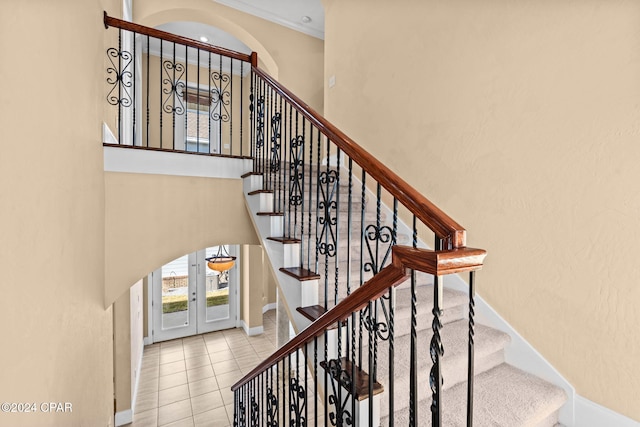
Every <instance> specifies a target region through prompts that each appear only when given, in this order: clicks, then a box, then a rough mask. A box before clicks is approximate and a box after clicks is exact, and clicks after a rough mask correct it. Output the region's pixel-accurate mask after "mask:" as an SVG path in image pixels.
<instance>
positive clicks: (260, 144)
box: [255, 94, 264, 171]
mask: <svg viewBox="0 0 640 427" xmlns="http://www.w3.org/2000/svg"><path fill="white" fill-rule="evenodd" d="M256 110H257V111H256V122H257V124H256V154H255V158H256V162H258V164H259V166H258V171H261V169H262V168H261V165H260V159H261V158H262V149H263V148H264V94H261V95H260V97H258V100H257V102H256Z"/></svg>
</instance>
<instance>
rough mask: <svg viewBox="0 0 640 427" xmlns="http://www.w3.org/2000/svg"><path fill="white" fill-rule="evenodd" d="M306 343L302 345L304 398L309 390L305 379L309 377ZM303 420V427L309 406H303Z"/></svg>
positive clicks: (307, 417)
mask: <svg viewBox="0 0 640 427" xmlns="http://www.w3.org/2000/svg"><path fill="white" fill-rule="evenodd" d="M307 344H308V343H304V361H303V364H304V389H305V396H306V392H307V390H309V384H308V383H307V378H308V377H309V365H308V364H307V357H308V355H309V348H308V346H307ZM304 419H305V425H306V424H307V423H308V421H309V405H308V404H307V405H305V407H304Z"/></svg>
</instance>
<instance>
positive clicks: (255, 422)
mask: <svg viewBox="0 0 640 427" xmlns="http://www.w3.org/2000/svg"><path fill="white" fill-rule="evenodd" d="M255 382H256V378H254V379H253V380H251V385H252V390H251V412H250V414H251V420H250V423H251V427H258V426H259V425H260V405H258V402H257V400H256V388H257V385H256V383H255Z"/></svg>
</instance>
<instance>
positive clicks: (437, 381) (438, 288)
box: [429, 237, 444, 427]
mask: <svg viewBox="0 0 640 427" xmlns="http://www.w3.org/2000/svg"><path fill="white" fill-rule="evenodd" d="M441 248H442V241H441V240H440V239H438V238H437V237H436V244H435V250H436V251H439V250H441ZM432 314H433V322H432V324H431V329H433V337H432V338H431V344H430V347H429V353H430V354H431V361H432V362H433V366H432V367H431V372H430V374H429V386H430V387H431V394H432V397H431V399H432V400H431V424H432V425H434V426H438V427H439V426H440V425H441V418H442V414H441V407H442V403H441V401H440V396H441V392H442V384H443V379H442V369H441V366H440V361H441V359H442V356H443V355H444V347H443V346H442V338H441V337H440V330H441V329H442V322H441V321H440V316H441V315H442V278H441V277H440V276H434V277H433V310H432Z"/></svg>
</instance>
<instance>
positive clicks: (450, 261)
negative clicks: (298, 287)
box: [231, 245, 487, 391]
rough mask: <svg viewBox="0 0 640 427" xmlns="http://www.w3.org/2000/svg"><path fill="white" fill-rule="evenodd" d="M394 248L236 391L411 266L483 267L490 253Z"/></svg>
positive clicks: (440, 271) (441, 270) (434, 270)
mask: <svg viewBox="0 0 640 427" xmlns="http://www.w3.org/2000/svg"><path fill="white" fill-rule="evenodd" d="M392 251H393V252H392V263H391V264H389V265H388V266H386V267H385V268H383V269H382V270H380V272H379V273H378V274H376V275H375V276H373V277H372V278H371V279H370V280H369V281H367V282H366V284H365V285H363V286H360V287H359V288H357V289H356V290H355V291H353V293H351V294H350V295H349V296H347V297H346V298H345V299H344V300H342V301H340V303H338V304H337V305H336V306H334V307H333V308H332V309H330V310H329V311H327V312H326V313H324V314H323V315H322V316H320V317H319V318H318V319H316V321H315V322H313V323H312V324H311V325H309V326H308V327H307V328H306V329H305V330H303V331H302V332H300V333H299V334H298V335H296V336H295V337H293V338H292V339H291V340H290V341H289V342H287V343H286V344H285V345H283V346H282V347H280V348H279V349H277V350H276V351H275V352H274V353H273V354H272V355H271V356H270V357H268V358H267V359H265V360H264V361H263V362H262V363H260V364H259V365H258V366H256V367H255V368H254V369H253V370H252V371H251V372H249V373H248V374H247V375H245V376H244V377H243V378H242V379H240V380H239V381H238V382H236V383H235V384H234V385H233V386H232V387H231V390H232V391H236V390H237V389H239V388H240V387H242V386H243V385H244V384H246V383H248V382H249V381H251V380H252V379H254V378H255V377H257V376H258V375H260V373H262V372H263V371H265V370H266V369H268V368H270V367H271V366H273V365H275V364H276V363H278V362H280V361H281V360H283V359H284V358H285V357H287V355H289V354H291V353H293V352H294V351H296V350H299V349H301V348H302V347H303V346H304V345H305V344H306V343H308V342H309V341H310V340H312V339H313V338H314V337H316V336H319V335H321V334H322V333H323V332H324V331H325V330H326V329H328V328H329V327H330V326H331V325H333V324H335V323H336V322H339V321H342V320H344V319H346V318H347V317H349V316H350V315H351V313H355V312H357V311H359V310H361V309H363V308H364V307H365V305H367V304H368V303H369V302H370V301H374V300H375V299H377V298H380V297H381V296H382V295H383V294H384V293H385V292H386V291H388V290H389V288H391V287H394V286H397V285H399V284H400V283H402V282H403V281H404V280H405V279H406V278H407V269H414V270H418V271H422V272H425V273H428V274H434V275H438V276H440V275H444V274H453V273H460V272H463V271H474V270H479V269H480V268H482V262H483V260H484V257H485V256H486V255H487V252H486V251H485V250H484V249H474V248H460V249H453V250H445V251H431V250H427V249H418V248H411V247H407V246H400V245H396V246H394V247H393V249H392Z"/></svg>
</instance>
